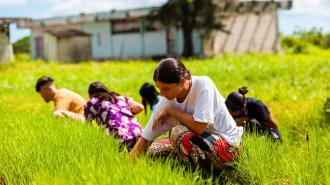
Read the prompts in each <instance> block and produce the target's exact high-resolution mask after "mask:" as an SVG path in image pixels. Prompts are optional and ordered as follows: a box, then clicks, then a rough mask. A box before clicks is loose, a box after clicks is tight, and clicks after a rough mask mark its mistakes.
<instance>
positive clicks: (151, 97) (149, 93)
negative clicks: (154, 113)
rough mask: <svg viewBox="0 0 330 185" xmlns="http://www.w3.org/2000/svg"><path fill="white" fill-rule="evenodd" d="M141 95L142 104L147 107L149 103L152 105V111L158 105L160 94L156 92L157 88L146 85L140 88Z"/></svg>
mask: <svg viewBox="0 0 330 185" xmlns="http://www.w3.org/2000/svg"><path fill="white" fill-rule="evenodd" d="M140 95H141V97H142V104H143V106H144V107H146V105H147V103H148V104H149V105H150V109H151V110H152V108H153V106H154V105H156V104H157V103H158V95H159V93H158V92H157V91H156V89H155V87H154V86H153V85H152V84H150V83H147V82H146V83H144V84H143V85H142V86H141V88H140ZM144 111H145V114H147V108H145V109H144Z"/></svg>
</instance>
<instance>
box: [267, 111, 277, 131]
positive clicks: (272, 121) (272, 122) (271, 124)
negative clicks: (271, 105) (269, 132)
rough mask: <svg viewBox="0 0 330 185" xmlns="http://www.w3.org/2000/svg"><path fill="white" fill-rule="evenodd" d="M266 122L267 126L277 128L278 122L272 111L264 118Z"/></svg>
mask: <svg viewBox="0 0 330 185" xmlns="http://www.w3.org/2000/svg"><path fill="white" fill-rule="evenodd" d="M266 121H267V123H268V126H269V128H277V127H278V124H277V121H276V119H275V117H274V115H273V114H272V113H270V114H269V117H268V119H267V120H266Z"/></svg>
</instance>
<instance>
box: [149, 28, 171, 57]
mask: <svg viewBox="0 0 330 185" xmlns="http://www.w3.org/2000/svg"><path fill="white" fill-rule="evenodd" d="M144 48H145V49H144V50H145V53H144V55H145V56H160V55H166V53H167V43H166V32H165V31H153V32H145V33H144Z"/></svg>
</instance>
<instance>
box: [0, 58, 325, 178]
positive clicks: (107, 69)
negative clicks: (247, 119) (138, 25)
mask: <svg viewBox="0 0 330 185" xmlns="http://www.w3.org/2000/svg"><path fill="white" fill-rule="evenodd" d="M329 56H330V55H329V54H328V53H325V54H321V55H320V54H317V55H313V54H309V55H282V56H278V55H252V54H251V55H239V56H232V55H224V56H222V57H216V58H210V59H205V60H197V59H196V60H184V61H183V62H184V63H185V64H186V66H187V67H188V68H189V69H190V70H191V72H192V74H193V75H207V76H210V77H211V78H212V79H213V81H214V82H215V84H216V86H217V87H218V89H219V91H220V92H221V94H222V95H223V96H226V95H227V94H228V93H230V92H231V91H235V90H237V89H238V88H239V87H240V86H242V85H246V86H248V87H249V89H250V92H249V93H248V96H253V97H257V98H258V99H261V100H263V101H264V102H265V103H266V104H267V105H269V107H270V109H271V111H272V112H273V113H274V115H275V117H276V118H277V120H278V121H279V123H280V131H281V133H282V135H283V139H284V143H283V144H276V143H273V142H271V141H270V140H269V139H268V138H266V137H259V136H255V135H247V134H246V135H245V136H244V143H243V147H242V150H241V155H240V157H239V159H238V160H236V161H235V162H233V164H232V165H233V166H232V168H231V169H229V170H226V171H224V172H223V174H222V175H221V176H219V178H220V180H219V181H216V182H224V181H225V182H226V183H228V184H237V183H238V184H330V175H329V174H330V162H329V159H330V155H329V152H330V151H329V150H330V144H329V143H330V142H329V139H330V134H329V125H328V124H327V123H325V119H324V114H323V112H322V107H323V104H324V102H325V100H326V98H327V97H330V83H329V80H330V57H329ZM156 65H157V63H156V62H152V61H148V62H145V61H129V62H105V63H98V62H92V61H91V62H83V63H80V64H60V63H56V62H52V63H45V62H43V61H31V62H20V61H16V62H15V63H13V64H8V65H3V66H0V102H1V105H0V118H1V119H0V181H3V182H6V183H7V184H201V183H202V184H211V183H212V181H211V178H206V179H205V178H204V179H203V178H201V177H200V173H199V171H192V170H188V171H187V168H185V166H183V165H175V162H174V161H173V160H171V159H169V160H167V161H165V162H164V161H161V160H153V159H150V158H149V157H142V158H141V159H138V160H135V161H133V160H131V159H130V158H129V157H128V153H127V151H119V150H118V143H117V142H116V141H115V140H114V139H113V138H112V137H111V136H109V135H107V134H106V133H104V132H103V131H102V130H101V129H100V128H99V127H97V126H96V125H91V124H86V123H79V122H76V121H74V120H68V119H59V118H54V117H53V116H52V111H53V105H52V104H51V103H49V104H46V103H44V102H43V100H42V99H41V97H40V95H39V94H38V93H36V92H35V89H34V85H35V82H36V80H37V79H38V78H39V77H40V76H42V75H49V76H52V77H53V78H54V79H55V84H56V85H57V86H58V87H65V88H68V89H71V90H74V91H76V92H77V93H79V94H81V95H83V96H84V97H85V98H87V97H88V96H87V87H88V85H89V83H91V82H92V81H95V80H97V81H102V82H104V83H105V84H107V86H108V87H109V88H110V89H111V90H113V91H116V92H119V93H120V94H123V95H125V96H128V97H132V98H134V99H136V100H138V101H140V97H139V94H138V90H139V87H140V86H141V85H142V84H143V83H144V82H146V81H148V82H152V73H153V69H154V67H155V66H156ZM149 114H150V113H149ZM149 114H148V115H144V114H143V113H141V114H139V115H138V118H139V120H140V122H141V124H142V125H145V124H146V122H147V121H148V116H149ZM307 132H308V137H309V141H308V142H307V141H306V134H307ZM225 177H226V179H227V180H225ZM1 179H2V180H1ZM0 184H1V182H0Z"/></svg>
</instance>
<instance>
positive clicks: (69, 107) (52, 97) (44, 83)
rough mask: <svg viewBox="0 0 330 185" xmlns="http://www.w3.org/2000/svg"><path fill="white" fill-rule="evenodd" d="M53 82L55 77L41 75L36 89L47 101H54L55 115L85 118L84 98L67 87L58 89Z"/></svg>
mask: <svg viewBox="0 0 330 185" xmlns="http://www.w3.org/2000/svg"><path fill="white" fill-rule="evenodd" d="M53 82H54V79H52V78H51V77H48V76H43V77H40V78H39V79H38V81H37V84H36V91H37V92H38V93H39V94H40V95H41V97H42V98H43V99H44V100H45V102H46V103H48V102H50V101H54V105H55V112H54V115H55V116H60V117H64V116H65V117H70V118H74V119H78V120H84V105H85V103H86V101H85V100H84V98H83V97H81V96H80V95H79V94H77V93H75V92H72V91H70V90H68V89H65V88H62V89H57V88H56V86H55V85H54V84H53Z"/></svg>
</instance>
